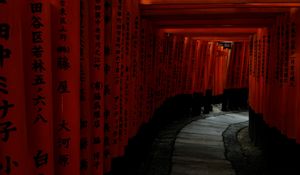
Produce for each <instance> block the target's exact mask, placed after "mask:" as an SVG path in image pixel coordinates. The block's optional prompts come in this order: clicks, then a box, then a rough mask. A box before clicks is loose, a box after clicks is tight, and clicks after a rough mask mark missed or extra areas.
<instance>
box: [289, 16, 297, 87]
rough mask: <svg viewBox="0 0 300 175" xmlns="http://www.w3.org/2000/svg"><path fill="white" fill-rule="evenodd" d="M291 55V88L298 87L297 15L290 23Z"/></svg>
mask: <svg viewBox="0 0 300 175" xmlns="http://www.w3.org/2000/svg"><path fill="white" fill-rule="evenodd" d="M289 35H290V41H289V45H290V51H289V52H290V53H289V66H290V68H289V70H290V72H289V86H290V87H295V86H296V77H295V76H296V73H295V71H296V70H295V69H296V55H295V54H296V43H297V25H296V19H295V15H294V16H292V18H291V21H290V32H289Z"/></svg>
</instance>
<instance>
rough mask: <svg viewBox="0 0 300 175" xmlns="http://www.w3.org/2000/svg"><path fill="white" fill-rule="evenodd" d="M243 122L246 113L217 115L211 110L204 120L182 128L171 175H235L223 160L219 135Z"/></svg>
mask: <svg viewBox="0 0 300 175" xmlns="http://www.w3.org/2000/svg"><path fill="white" fill-rule="evenodd" d="M247 120H248V113H247V112H240V113H221V112H220V111H218V109H217V108H214V112H213V113H212V114H210V115H207V116H206V118H205V119H199V120H196V121H194V122H192V123H190V124H188V125H186V126H185V127H184V128H183V129H182V130H181V131H180V133H179V134H178V136H177V139H176V141H175V146H174V153H173V157H172V164H173V165H172V170H171V175H200V174H201V175H206V174H207V175H231V174H235V172H234V170H233V168H232V165H231V163H230V162H229V161H228V160H226V158H225V149H224V143H223V137H222V133H223V132H224V130H225V129H226V128H227V127H228V126H229V125H230V124H234V123H240V122H245V121H247Z"/></svg>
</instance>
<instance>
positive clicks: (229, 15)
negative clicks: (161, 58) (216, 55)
mask: <svg viewBox="0 0 300 175" xmlns="http://www.w3.org/2000/svg"><path fill="white" fill-rule="evenodd" d="M140 3H141V5H140V8H141V14H142V17H143V18H144V19H147V20H150V21H152V22H153V25H155V26H156V27H157V28H160V29H162V30H165V31H167V32H170V33H176V32H177V33H185V34H190V35H198V36H199V35H201V37H205V35H206V36H210V37H214V38H215V37H226V38H228V35H232V37H233V36H234V37H235V38H237V37H238V36H241V38H245V35H247V34H248V35H250V34H251V33H254V32H255V31H257V29H258V28H263V27H269V26H271V25H272V24H274V23H275V19H276V17H277V16H278V15H282V14H284V13H289V12H290V10H291V8H298V7H300V0H140ZM170 29H171V30H170ZM216 30H219V32H213V31H216ZM182 31H184V32H182Z"/></svg>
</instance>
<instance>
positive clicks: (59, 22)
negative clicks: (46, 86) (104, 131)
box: [51, 0, 80, 175]
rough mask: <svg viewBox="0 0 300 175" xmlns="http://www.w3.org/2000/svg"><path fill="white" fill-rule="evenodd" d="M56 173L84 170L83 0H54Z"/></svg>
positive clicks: (75, 173)
mask: <svg viewBox="0 0 300 175" xmlns="http://www.w3.org/2000/svg"><path fill="white" fill-rule="evenodd" d="M51 2H52V4H53V13H54V14H53V18H52V22H53V24H52V25H53V30H54V31H53V39H54V41H53V43H54V44H53V54H54V56H53V57H54V60H55V62H54V63H55V64H54V68H55V69H54V71H55V72H54V76H55V79H54V93H55V96H54V98H55V99H54V101H55V103H54V105H55V106H54V117H55V118H54V120H55V122H54V135H55V137H54V138H55V140H54V141H55V143H54V144H55V163H56V168H55V170H56V172H55V174H73V175H79V174H80V1H79V0H75V1H74V0H52V1H51Z"/></svg>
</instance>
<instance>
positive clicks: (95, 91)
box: [90, 0, 105, 175]
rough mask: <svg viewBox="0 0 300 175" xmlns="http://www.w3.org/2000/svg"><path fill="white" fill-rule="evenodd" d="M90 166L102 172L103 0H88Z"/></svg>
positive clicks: (99, 172) (93, 169)
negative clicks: (90, 119)
mask: <svg viewBox="0 0 300 175" xmlns="http://www.w3.org/2000/svg"><path fill="white" fill-rule="evenodd" d="M90 7H91V8H90V19H91V21H90V24H91V25H90V26H91V28H90V34H91V39H90V48H91V50H90V51H91V60H90V69H91V70H90V71H91V74H90V75H91V86H90V87H91V106H92V109H91V110H92V131H93V132H92V133H93V134H92V140H91V141H92V142H91V144H92V164H91V165H90V166H91V167H92V172H93V174H99V175H101V174H102V173H103V165H104V162H103V159H104V158H103V157H104V109H105V108H104V71H105V65H104V0H90Z"/></svg>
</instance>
